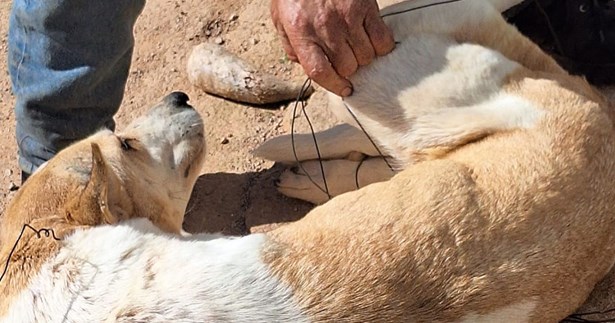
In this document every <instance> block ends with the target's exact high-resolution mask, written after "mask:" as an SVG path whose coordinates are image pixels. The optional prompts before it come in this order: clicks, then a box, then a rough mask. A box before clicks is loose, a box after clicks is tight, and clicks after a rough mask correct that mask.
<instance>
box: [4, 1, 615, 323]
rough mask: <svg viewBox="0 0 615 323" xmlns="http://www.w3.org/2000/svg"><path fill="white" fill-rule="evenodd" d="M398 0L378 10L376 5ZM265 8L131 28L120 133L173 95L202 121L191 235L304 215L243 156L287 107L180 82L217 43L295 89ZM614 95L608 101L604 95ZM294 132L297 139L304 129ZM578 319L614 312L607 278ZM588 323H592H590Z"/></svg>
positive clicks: (162, 18)
mask: <svg viewBox="0 0 615 323" xmlns="http://www.w3.org/2000/svg"><path fill="white" fill-rule="evenodd" d="M396 1H397V0H382V1H381V2H382V3H391V2H396ZM10 5H11V2H10V1H8V0H0V35H1V37H0V56H2V59H0V106H1V107H2V108H1V109H0V215H1V214H2V213H3V212H4V210H5V207H6V205H7V203H8V202H9V201H10V200H11V198H12V196H13V195H14V194H15V190H16V189H18V185H19V170H18V167H17V162H16V154H17V153H16V152H17V148H16V144H15V136H14V124H15V117H14V113H13V102H14V97H13V96H12V95H11V89H10V80H9V76H8V72H7V66H6V52H7V41H6V34H7V29H8V14H9V10H10ZM268 5H269V0H216V1H202V0H149V1H148V2H147V5H146V8H145V10H144V12H143V14H142V15H141V17H140V18H139V21H138V23H137V26H136V28H135V37H136V47H135V53H134V57H133V64H132V69H131V72H130V76H129V79H128V84H127V88H126V94H125V98H124V102H123V104H122V107H121V109H120V112H119V113H118V114H117V116H116V119H117V122H118V127H119V128H120V129H121V128H122V127H123V126H125V125H126V124H127V123H128V122H129V121H130V120H131V119H132V118H134V117H136V116H138V115H140V114H141V113H143V112H144V111H146V110H147V109H148V108H149V107H150V106H151V105H153V104H154V103H156V102H157V101H158V100H159V99H160V98H162V97H163V96H165V95H166V94H168V93H170V92H172V91H176V90H179V91H184V92H186V93H188V94H189V96H190V98H191V101H190V102H191V104H192V105H194V106H195V108H196V109H197V110H199V111H200V112H201V113H202V115H203V116H204V117H205V120H206V124H207V126H206V128H207V140H208V156H207V162H206V165H205V166H204V168H203V170H202V176H201V177H200V178H199V180H198V182H197V184H196V187H195V190H194V193H193V196H192V199H191V201H190V205H189V207H188V212H187V215H186V221H185V229H186V230H188V231H191V232H202V231H208V232H220V231H222V232H225V233H229V234H246V233H249V232H250V231H253V230H254V229H256V230H258V231H263V230H268V229H270V228H271V225H275V223H281V222H288V221H293V220H296V219H299V218H301V217H302V216H303V215H305V214H306V213H307V212H308V211H309V210H310V209H311V208H312V205H310V204H307V203H304V202H300V201H297V200H292V199H289V198H286V197H283V196H282V195H280V194H279V193H278V192H277V191H276V190H275V188H274V186H273V181H274V179H275V178H276V177H277V175H278V174H279V173H280V171H281V170H282V168H281V167H279V166H274V165H273V164H272V163H271V162H267V161H264V160H261V159H258V158H255V157H253V156H252V155H251V154H250V152H251V151H252V150H253V149H254V148H256V147H257V146H258V145H259V144H260V143H262V142H263V141H264V140H266V139H268V138H271V137H273V136H276V135H278V134H282V133H288V132H289V129H290V121H291V118H290V116H291V114H290V113H291V112H292V105H289V103H286V104H281V105H272V106H267V107H254V106H246V105H241V104H237V103H233V102H230V101H227V100H223V99H220V98H217V97H213V96H210V95H207V94H205V93H204V92H203V91H201V90H199V89H197V88H194V87H192V86H191V85H190V83H189V82H188V79H187V76H186V72H185V65H186V59H187V57H188V55H189V53H190V51H191V49H192V47H193V46H195V45H197V44H199V43H201V42H212V41H213V42H217V43H220V42H221V43H222V44H223V45H224V46H225V47H226V48H227V49H228V50H229V51H231V52H233V53H236V54H238V55H239V56H240V57H242V58H244V59H246V60H248V61H250V62H251V63H253V64H254V65H256V66H257V67H258V68H260V69H261V70H265V71H268V72H271V73H273V74H275V75H277V76H279V77H280V78H283V79H285V80H291V81H299V82H300V81H303V78H304V76H303V74H302V72H301V69H300V67H298V66H297V65H295V64H292V63H290V62H289V61H288V60H286V59H285V55H284V53H283V51H282V49H281V46H280V45H279V43H278V41H277V39H276V35H275V32H274V29H273V26H272V24H271V22H270V20H269V11H268ZM613 93H615V91H611V93H610V94H613ZM307 111H308V114H309V116H310V118H311V119H312V120H313V121H314V123H315V126H316V128H317V129H323V128H326V127H328V126H330V125H331V124H333V123H335V122H336V121H335V120H334V117H333V116H331V115H330V114H329V112H328V111H327V109H326V101H325V100H324V96H323V93H322V91H317V92H316V93H315V94H314V95H312V97H311V98H310V100H309V101H308V109H307ZM297 127H298V128H299V130H300V131H302V130H303V131H306V130H307V125H306V123H305V120H299V121H298V122H297ZM610 277H611V280H609V279H606V280H605V281H604V282H603V284H602V286H600V287H599V288H598V289H597V290H598V291H599V292H598V293H596V294H595V295H594V297H595V298H594V300H593V301H592V302H591V303H592V304H593V305H594V306H589V307H587V308H586V309H604V308H611V307H612V306H613V304H615V296H614V295H615V293H611V292H610V291H613V290H615V283H614V281H615V280H614V279H612V277H615V271H614V272H612V273H611V276H610ZM594 319H595V318H594Z"/></svg>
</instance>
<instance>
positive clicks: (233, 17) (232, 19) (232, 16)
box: [228, 14, 239, 21]
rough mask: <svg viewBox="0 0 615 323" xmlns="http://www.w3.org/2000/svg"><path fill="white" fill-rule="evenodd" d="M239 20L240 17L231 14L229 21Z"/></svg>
mask: <svg viewBox="0 0 615 323" xmlns="http://www.w3.org/2000/svg"><path fill="white" fill-rule="evenodd" d="M237 18H239V16H238V15H237V14H231V15H230V17H229V18H228V20H230V21H235V20H237Z"/></svg>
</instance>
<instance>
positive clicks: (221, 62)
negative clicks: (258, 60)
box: [187, 43, 314, 105]
mask: <svg viewBox="0 0 615 323" xmlns="http://www.w3.org/2000/svg"><path fill="white" fill-rule="evenodd" d="M187 71H188V78H189V79H190V82H192V84H193V85H195V86H196V87H198V88H201V89H203V90H204V91H205V92H207V93H210V94H214V95H217V96H221V97H223V98H227V99H230V100H233V101H237V102H243V103H250V104H256V105H261V104H270V103H276V102H282V101H290V100H294V99H296V98H297V96H298V95H299V93H300V92H301V87H302V85H303V83H302V82H301V83H300V82H286V81H283V80H280V79H278V78H276V77H275V76H273V75H271V74H268V73H266V72H261V71H258V70H257V69H256V68H255V67H253V66H252V65H251V64H249V63H248V62H246V61H244V60H242V59H240V58H239V57H237V56H236V55H234V54H232V53H230V52H228V51H227V50H226V49H224V48H223V47H222V46H218V45H215V44H211V43H203V44H200V45H197V46H196V47H194V49H193V50H192V53H191V54H190V57H189V58H188V64H187ZM313 91H314V89H313V88H312V87H310V88H308V89H307V90H306V91H305V93H304V97H307V96H309V95H310V94H312V92H313Z"/></svg>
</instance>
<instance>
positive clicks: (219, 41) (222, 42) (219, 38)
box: [214, 37, 224, 45]
mask: <svg viewBox="0 0 615 323" xmlns="http://www.w3.org/2000/svg"><path fill="white" fill-rule="evenodd" d="M214 43H216V44H218V45H222V44H224V39H222V37H216V39H214Z"/></svg>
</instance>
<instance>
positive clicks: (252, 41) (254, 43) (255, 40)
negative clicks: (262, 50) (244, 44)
mask: <svg viewBox="0 0 615 323" xmlns="http://www.w3.org/2000/svg"><path fill="white" fill-rule="evenodd" d="M258 41H259V40H258V39H256V38H250V43H251V44H252V45H256V44H258Z"/></svg>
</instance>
